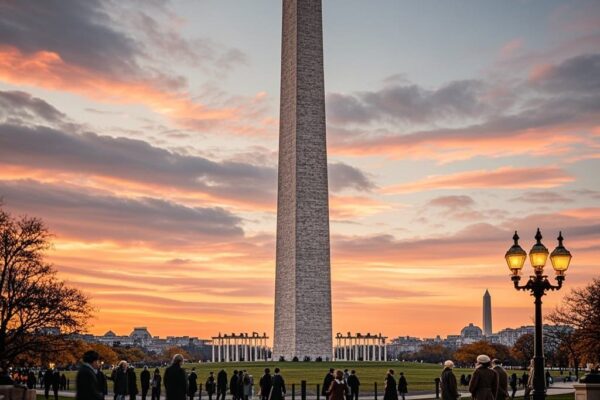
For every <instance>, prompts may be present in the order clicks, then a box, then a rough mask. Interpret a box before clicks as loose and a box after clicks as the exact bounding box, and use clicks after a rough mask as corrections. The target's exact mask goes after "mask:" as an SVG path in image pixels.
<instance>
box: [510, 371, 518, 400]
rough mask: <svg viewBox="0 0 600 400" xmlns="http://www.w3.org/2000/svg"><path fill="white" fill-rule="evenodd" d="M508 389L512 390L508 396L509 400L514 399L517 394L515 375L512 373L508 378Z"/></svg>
mask: <svg viewBox="0 0 600 400" xmlns="http://www.w3.org/2000/svg"><path fill="white" fill-rule="evenodd" d="M508 383H509V385H510V388H511V390H512V393H511V395H510V398H511V399H514V398H515V395H516V394H517V374H515V373H514V372H513V374H512V375H511V376H510V380H509V381H508Z"/></svg>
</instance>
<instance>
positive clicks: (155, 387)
mask: <svg viewBox="0 0 600 400" xmlns="http://www.w3.org/2000/svg"><path fill="white" fill-rule="evenodd" d="M161 382H162V378H161V377H160V370H159V369H158V368H156V369H155V370H154V374H153V375H152V382H151V383H150V385H151V386H152V400H160V388H161Z"/></svg>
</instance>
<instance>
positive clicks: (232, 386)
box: [229, 369, 238, 400]
mask: <svg viewBox="0 0 600 400" xmlns="http://www.w3.org/2000/svg"><path fill="white" fill-rule="evenodd" d="M229 394H231V400H238V397H237V394H238V370H237V369H234V370H233V375H231V379H230V380H229Z"/></svg>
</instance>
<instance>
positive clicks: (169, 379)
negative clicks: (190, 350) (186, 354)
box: [164, 354, 187, 400]
mask: <svg viewBox="0 0 600 400" xmlns="http://www.w3.org/2000/svg"><path fill="white" fill-rule="evenodd" d="M181 364H183V356H182V355H181V354H175V355H174V356H173V362H172V363H171V366H169V367H168V368H167V369H166V370H165V378H164V385H165V391H166V395H167V400H186V399H185V396H186V393H187V379H186V377H185V371H184V370H183V368H181Z"/></svg>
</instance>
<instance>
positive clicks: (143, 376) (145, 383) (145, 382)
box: [140, 365, 150, 400]
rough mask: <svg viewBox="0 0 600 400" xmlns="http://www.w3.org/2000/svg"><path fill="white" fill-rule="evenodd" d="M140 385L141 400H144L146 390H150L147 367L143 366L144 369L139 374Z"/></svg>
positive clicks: (146, 393)
mask: <svg viewBox="0 0 600 400" xmlns="http://www.w3.org/2000/svg"><path fill="white" fill-rule="evenodd" d="M140 384H141V385H142V400H146V397H147V396H148V390H149V389H150V371H148V366H146V365H144V369H143V370H142V372H140Z"/></svg>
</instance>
